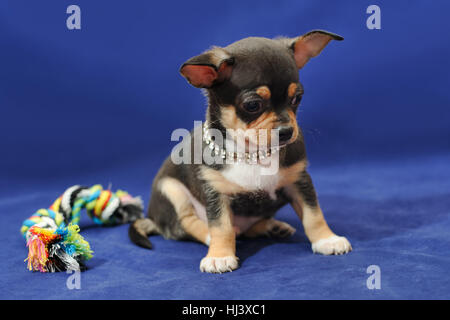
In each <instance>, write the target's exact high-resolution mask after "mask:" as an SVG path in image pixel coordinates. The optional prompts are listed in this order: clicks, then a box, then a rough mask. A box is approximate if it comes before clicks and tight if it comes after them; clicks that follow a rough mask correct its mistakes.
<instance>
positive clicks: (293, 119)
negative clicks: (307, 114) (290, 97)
mask: <svg viewBox="0 0 450 320" xmlns="http://www.w3.org/2000/svg"><path fill="white" fill-rule="evenodd" d="M288 115H289V124H290V125H291V126H292V128H294V132H293V133H292V138H291V140H290V142H293V141H295V140H297V137H298V134H299V129H298V123H297V117H296V115H295V113H294V111H292V110H289V111H288Z"/></svg>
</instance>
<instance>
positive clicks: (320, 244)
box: [286, 171, 352, 255]
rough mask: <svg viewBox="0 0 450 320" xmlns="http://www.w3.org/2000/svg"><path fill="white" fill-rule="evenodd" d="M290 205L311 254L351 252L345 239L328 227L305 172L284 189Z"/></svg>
mask: <svg viewBox="0 0 450 320" xmlns="http://www.w3.org/2000/svg"><path fill="white" fill-rule="evenodd" d="M286 191H287V193H288V194H289V196H290V197H291V204H292V207H293V208H294V210H295V212H296V213H297V215H298V216H299V218H300V219H301V220H302V223H303V227H304V229H305V233H306V236H307V237H308V239H309V241H310V242H311V244H312V250H313V252H318V253H321V254H325V255H329V254H344V253H347V252H349V251H351V250H352V246H351V245H350V242H349V241H348V240H347V239H346V238H345V237H339V236H337V235H336V234H334V233H333V232H332V231H331V230H330V228H329V227H328V224H327V222H326V221H325V218H324V216H323V213H322V210H321V209H320V206H319V203H318V201H317V196H316V191H315V190H314V186H313V183H312V180H311V177H310V176H309V174H308V173H307V172H306V171H303V172H302V174H301V175H300V179H299V180H298V181H297V182H296V183H295V184H293V185H291V186H289V187H286Z"/></svg>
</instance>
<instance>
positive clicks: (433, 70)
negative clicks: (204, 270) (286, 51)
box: [0, 0, 450, 299]
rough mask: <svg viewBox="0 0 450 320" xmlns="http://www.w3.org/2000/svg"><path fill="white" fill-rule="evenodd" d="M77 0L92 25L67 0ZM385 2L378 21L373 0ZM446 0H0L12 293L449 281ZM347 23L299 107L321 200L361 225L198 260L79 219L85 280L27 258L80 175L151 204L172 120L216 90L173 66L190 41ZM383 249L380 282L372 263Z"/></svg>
mask: <svg viewBox="0 0 450 320" xmlns="http://www.w3.org/2000/svg"><path fill="white" fill-rule="evenodd" d="M70 4H77V5H79V6H80V8H81V27H82V28H81V30H68V29H67V28H66V18H67V16H68V15H67V14H66V8H67V7H68V6H69V5H70ZM371 4H377V5H379V6H380V8H381V27H382V28H381V30H369V29H367V27H366V19H367V17H368V14H366V8H367V7H368V6H369V5H371ZM449 10H450V4H449V3H448V1H433V2H429V1H428V2H427V1H425V0H423V1H395V2H394V1H376V2H372V1H349V0H346V1H317V0H315V1H312V0H308V1H306V0H305V1H261V0H258V1H217V2H213V1H160V2H157V3H156V2H153V1H143V0H139V1H132V2H130V1H114V2H112V1H104V0H102V1H87V0H77V1H66V0H58V1H56V0H54V1H50V0H45V1H38V2H36V1H23V0H3V1H1V2H0V108H1V109H0V110H1V114H0V137H1V139H0V150H1V156H0V219H1V223H0V231H1V232H0V237H1V238H0V240H1V241H0V243H1V245H2V248H1V250H0V263H1V266H2V267H1V269H0V270H1V271H0V283H1V288H2V290H1V291H0V292H1V293H0V298H6V299H19V298H56V299H70V298H85V299H99V298H100V299H101V298H106V299H108V298H112V299H116V298H133V299H146V298H151V299H182V298H193V299H299V298H302V299H308V298H333V299H334V298H343V299H350V298H357V299H358V298H369V299H370V298H375V299H379V298H394V299H401V298H447V299H448V298H450V277H449V275H448V268H449V266H450V257H449V251H450V250H449V249H450V243H449V242H450V237H449V236H450V182H449V181H450V168H449V161H450V95H449V89H448V88H449V85H450V81H449V80H450V79H449V66H450V63H449V59H448V57H449V56H450V43H449V40H448V30H450V23H449V22H448V19H447V15H448V12H449ZM311 29H325V30H329V31H332V32H335V33H338V34H340V35H342V36H344V37H345V40H344V41H343V42H333V43H331V44H330V45H329V46H328V47H327V48H326V49H325V50H324V52H323V53H322V54H321V56H320V57H318V58H315V59H313V60H311V61H310V63H309V64H308V65H307V66H306V67H305V68H304V69H303V70H301V72H300V79H301V81H302V83H303V85H304V87H305V97H304V99H303V101H302V106H301V111H300V113H299V116H298V119H299V122H300V124H301V126H302V127H303V130H304V133H305V136H306V140H307V147H308V153H309V159H310V162H311V169H310V171H311V174H312V176H313V179H314V181H315V183H316V186H317V191H318V193H319V198H320V200H321V205H322V207H323V209H324V211H325V215H326V217H327V219H328V221H329V223H330V224H331V225H332V227H333V228H334V230H335V231H336V232H337V233H340V234H343V235H345V236H347V237H348V238H349V240H350V241H351V242H352V244H353V247H354V251H353V252H352V253H350V254H349V255H346V256H339V257H325V256H318V255H313V254H312V253H311V251H310V245H309V244H308V243H307V241H306V238H305V236H304V235H303V232H302V230H301V226H300V223H299V221H297V220H298V219H296V217H295V214H294V212H293V210H292V209H291V208H289V207H286V208H284V209H283V210H282V211H281V212H280V219H281V220H284V221H288V222H289V223H291V224H293V225H294V226H296V227H297V229H298V232H297V234H296V235H295V236H294V237H293V238H292V239H289V240H287V241H282V242H278V241H271V240H251V241H243V242H239V244H238V255H239V256H240V258H241V262H242V266H241V268H240V269H238V270H237V271H235V272H233V273H231V274H223V275H210V274H201V273H200V272H199V270H198V266H199V262H200V259H201V258H202V257H203V256H204V254H205V252H206V248H205V247H203V246H202V245H200V244H197V243H191V242H174V241H165V240H163V239H162V238H161V237H153V238H152V241H153V243H154V245H155V250H153V251H146V250H143V249H140V248H137V247H135V246H134V245H132V244H131V243H130V242H129V241H128V239H127V226H120V227H116V228H98V227H95V226H93V223H92V222H90V221H89V220H88V219H87V218H86V217H85V219H84V220H83V222H82V224H81V227H82V229H83V230H84V231H82V234H83V235H84V236H85V237H86V238H87V240H88V241H90V242H91V244H92V247H93V249H94V251H95V257H94V259H92V260H91V261H90V262H89V264H88V266H89V267H90V270H89V271H87V272H85V273H83V274H82V289H81V290H68V289H67V287H66V279H67V277H68V275H66V274H33V273H31V272H28V271H27V270H26V267H25V263H24V262H23V259H24V258H25V257H26V248H25V243H24V240H23V238H22V237H21V236H20V234H19V228H20V225H21V223H22V220H23V219H25V218H26V217H28V216H30V215H31V214H32V213H33V212H34V211H35V210H37V209H39V208H41V207H48V206H49V205H50V204H51V202H52V201H53V200H54V199H55V198H56V197H57V196H58V195H59V194H60V193H61V192H62V191H64V190H65V188H67V187H69V186H71V185H73V184H86V185H88V184H94V183H102V184H104V185H108V184H109V183H112V186H113V188H123V189H126V190H129V191H130V192H132V193H133V194H138V195H142V196H143V198H144V200H145V203H146V204H147V203H148V195H149V191H150V185H151V181H152V178H153V176H154V175H155V173H156V171H157V170H158V168H159V166H160V164H161V161H162V160H163V159H164V158H165V157H166V156H167V155H168V154H169V152H170V150H171V148H172V147H173V146H174V143H173V142H170V134H171V132H172V131H173V130H174V129H176V128H192V126H193V121H194V120H202V119H203V117H204V113H205V101H204V97H203V96H202V95H201V93H200V92H199V90H198V89H195V88H193V87H191V86H189V85H188V84H187V83H186V81H185V80H184V79H183V78H182V77H181V76H180V75H179V74H178V68H179V66H180V65H181V64H182V63H183V62H184V61H185V60H186V59H188V58H189V57H191V56H193V55H196V54H198V53H200V52H202V51H203V50H205V49H207V48H208V47H210V46H211V45H219V46H222V45H223V46H224V45H227V44H229V43H230V42H233V41H236V40H238V39H241V38H243V37H247V36H264V37H275V36H278V35H285V36H292V37H294V36H298V35H301V34H303V33H305V32H307V31H309V30H311ZM369 265H379V266H380V268H381V275H382V282H381V285H382V287H381V289H380V290H369V289H367V287H366V279H367V277H368V276H369V275H368V274H367V273H366V268H367V267H368V266H369Z"/></svg>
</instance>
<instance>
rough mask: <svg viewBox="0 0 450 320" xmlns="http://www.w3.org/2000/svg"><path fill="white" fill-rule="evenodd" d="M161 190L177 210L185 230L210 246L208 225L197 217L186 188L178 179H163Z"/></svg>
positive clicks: (160, 184)
mask: <svg viewBox="0 0 450 320" xmlns="http://www.w3.org/2000/svg"><path fill="white" fill-rule="evenodd" d="M159 190H160V191H161V193H162V194H163V195H164V196H165V197H166V198H167V199H169V201H170V202H171V203H172V205H173V207H174V208H175V212H176V213H177V216H178V220H179V221H180V224H181V227H182V228H183V230H184V231H185V232H186V233H187V234H189V235H190V236H191V237H193V238H194V239H195V240H197V241H199V242H202V243H204V244H206V245H209V238H210V237H209V232H208V226H207V225H206V223H205V222H204V221H202V220H200V218H199V217H198V216H197V214H196V211H195V208H194V206H193V204H192V201H191V199H190V198H189V195H188V193H187V192H188V191H187V189H186V187H185V186H184V185H183V184H182V183H181V182H180V181H178V180H177V179H174V178H169V177H167V178H163V179H162V180H161V181H160V182H159Z"/></svg>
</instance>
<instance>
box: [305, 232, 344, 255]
mask: <svg viewBox="0 0 450 320" xmlns="http://www.w3.org/2000/svg"><path fill="white" fill-rule="evenodd" d="M312 251H313V252H314V253H321V254H324V255H330V254H338V255H339V254H345V253H348V252H350V251H352V245H351V244H350V242H349V241H348V240H347V238H345V237H339V236H336V235H333V236H331V237H328V238H325V239H320V240H318V241H316V242H314V243H313V244H312Z"/></svg>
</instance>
